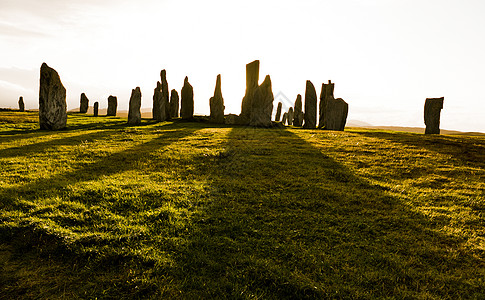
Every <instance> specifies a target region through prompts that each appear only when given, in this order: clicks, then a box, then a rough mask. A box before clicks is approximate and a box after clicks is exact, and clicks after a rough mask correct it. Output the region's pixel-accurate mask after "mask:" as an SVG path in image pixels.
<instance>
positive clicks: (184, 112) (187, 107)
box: [180, 77, 194, 120]
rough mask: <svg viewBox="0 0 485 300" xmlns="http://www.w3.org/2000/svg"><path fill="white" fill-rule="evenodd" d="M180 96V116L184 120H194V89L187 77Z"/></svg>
mask: <svg viewBox="0 0 485 300" xmlns="http://www.w3.org/2000/svg"><path fill="white" fill-rule="evenodd" d="M180 94H181V95H180V97H181V99H180V100H181V101H180V102H181V105H180V106H181V107H180V116H181V117H182V119H183V120H191V119H193V118H194V89H193V87H192V86H191V85H190V83H189V78H188V77H185V80H184V86H183V87H182V92H181V93H180Z"/></svg>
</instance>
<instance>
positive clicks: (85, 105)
mask: <svg viewBox="0 0 485 300" xmlns="http://www.w3.org/2000/svg"><path fill="white" fill-rule="evenodd" d="M80 102H81V103H80V106H79V112H80V113H82V114H85V113H87V112H88V107H89V99H88V97H86V94H84V93H82V94H81V100H80Z"/></svg>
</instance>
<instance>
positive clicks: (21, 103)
mask: <svg viewBox="0 0 485 300" xmlns="http://www.w3.org/2000/svg"><path fill="white" fill-rule="evenodd" d="M19 111H21V112H24V111H25V104H24V97H22V96H20V97H19Z"/></svg>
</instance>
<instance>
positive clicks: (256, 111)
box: [249, 75, 274, 127]
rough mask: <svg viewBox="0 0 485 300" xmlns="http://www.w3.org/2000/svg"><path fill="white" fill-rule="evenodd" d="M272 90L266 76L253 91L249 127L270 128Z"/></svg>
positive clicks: (269, 79) (269, 80)
mask: <svg viewBox="0 0 485 300" xmlns="http://www.w3.org/2000/svg"><path fill="white" fill-rule="evenodd" d="M273 100H274V96H273V90H272V89H271V78H270V77H269V75H266V78H265V79H264V81H263V83H261V85H260V86H258V87H257V88H256V90H255V91H254V95H253V98H252V100H251V117H250V120H249V125H250V126H257V127H271V125H272V123H271V114H272V113H273Z"/></svg>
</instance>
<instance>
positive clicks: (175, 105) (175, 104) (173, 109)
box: [170, 90, 179, 118]
mask: <svg viewBox="0 0 485 300" xmlns="http://www.w3.org/2000/svg"><path fill="white" fill-rule="evenodd" d="M170 117H171V118H178V117H179V93H178V92H177V90H172V92H171V94H170Z"/></svg>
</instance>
